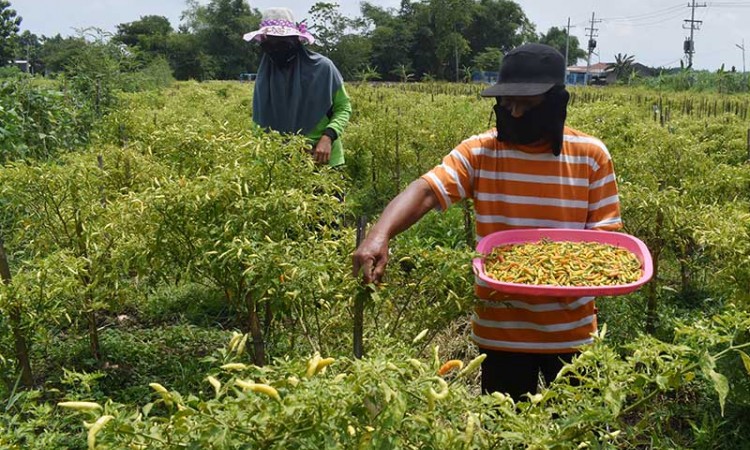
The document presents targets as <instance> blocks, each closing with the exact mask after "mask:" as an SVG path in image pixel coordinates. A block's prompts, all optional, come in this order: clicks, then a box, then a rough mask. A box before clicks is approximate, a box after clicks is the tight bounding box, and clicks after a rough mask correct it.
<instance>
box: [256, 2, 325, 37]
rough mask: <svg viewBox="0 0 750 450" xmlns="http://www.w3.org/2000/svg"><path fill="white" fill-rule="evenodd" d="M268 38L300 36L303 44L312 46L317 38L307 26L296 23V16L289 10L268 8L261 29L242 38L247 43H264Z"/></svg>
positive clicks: (264, 13)
mask: <svg viewBox="0 0 750 450" xmlns="http://www.w3.org/2000/svg"><path fill="white" fill-rule="evenodd" d="M266 36H298V37H299V40H300V41H301V42H303V43H307V44H312V43H314V42H315V38H314V37H313V35H312V34H310V32H309V31H308V30H307V25H305V24H304V23H297V22H295V21H294V15H293V14H292V10H291V9H289V8H268V9H266V10H265V11H263V19H262V20H261V22H260V28H259V29H258V30H256V31H253V32H250V33H246V34H245V35H244V36H242V38H243V39H244V40H246V41H248V42H249V41H262V40H263V39H264V38H265V37H266Z"/></svg>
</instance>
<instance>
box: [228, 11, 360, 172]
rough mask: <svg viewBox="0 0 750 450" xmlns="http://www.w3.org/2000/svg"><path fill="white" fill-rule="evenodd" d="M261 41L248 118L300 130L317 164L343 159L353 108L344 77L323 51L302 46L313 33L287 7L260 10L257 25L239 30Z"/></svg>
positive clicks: (265, 126)
mask: <svg viewBox="0 0 750 450" xmlns="http://www.w3.org/2000/svg"><path fill="white" fill-rule="evenodd" d="M243 38H244V39H245V40H246V41H250V42H257V43H259V44H260V48H261V51H262V57H261V59H260V67H259V68H258V76H257V78H256V80H255V90H254V92H253V121H254V122H255V123H256V124H258V126H260V127H261V128H263V129H271V130H274V131H278V132H280V133H290V134H296V133H299V134H301V135H303V136H305V137H307V139H308V140H309V142H310V146H311V149H310V153H311V154H312V156H313V158H315V161H316V162H317V163H319V164H328V165H329V166H331V167H336V166H340V165H342V164H344V149H343V146H342V145H341V135H342V134H343V132H344V128H345V127H346V125H347V124H348V123H349V116H350V115H351V112H352V107H351V103H350V102H349V96H348V95H347V93H346V90H345V89H344V80H343V78H342V77H341V73H339V71H338V69H337V68H336V66H334V64H333V62H331V60H330V59H328V58H326V57H325V56H323V55H319V54H317V53H314V52H312V51H310V50H308V49H306V48H305V47H304V46H303V45H302V44H305V43H306V44H312V43H313V42H315V38H314V37H313V36H312V35H311V34H310V33H309V32H308V31H307V27H306V26H305V24H304V23H299V24H298V23H296V22H295V21H294V16H293V15H292V11H291V10H289V9H288V8H269V9H267V10H265V11H264V12H263V19H262V21H261V22H260V29H258V30H257V31H253V32H251V33H247V34H245V35H244V36H243Z"/></svg>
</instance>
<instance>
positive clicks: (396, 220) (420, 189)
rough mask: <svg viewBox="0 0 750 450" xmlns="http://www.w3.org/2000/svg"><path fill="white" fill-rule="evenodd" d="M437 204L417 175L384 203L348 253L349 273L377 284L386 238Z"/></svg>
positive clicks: (385, 256) (384, 258) (385, 258)
mask: <svg viewBox="0 0 750 450" xmlns="http://www.w3.org/2000/svg"><path fill="white" fill-rule="evenodd" d="M438 205H439V202H438V198H437V197H436V196H435V194H434V193H433V192H432V188H430V185H429V184H428V183H427V181H425V180H423V179H421V178H418V179H417V180H415V181H413V182H412V183H411V184H410V185H409V186H407V188H406V189H405V190H404V192H402V193H400V194H398V195H397V196H396V198H394V199H393V200H391V202H390V203H388V206H386V207H385V210H384V211H383V214H382V215H381V216H380V219H379V220H378V221H377V223H375V225H373V227H372V229H371V230H370V232H369V233H368V234H367V237H366V238H365V240H364V241H362V243H361V244H360V245H359V248H358V249H357V251H355V252H354V254H353V255H352V263H353V268H354V271H353V274H354V277H355V278H357V277H359V276H360V272H361V273H362V279H363V280H364V282H365V283H378V282H380V280H381V279H382V278H383V274H384V273H385V266H386V265H387V264H388V241H389V240H390V239H391V238H392V237H394V236H396V235H397V234H399V233H401V232H402V231H404V230H406V229H407V228H409V227H410V226H412V225H414V224H415V223H416V222H417V221H418V220H419V219H421V218H422V216H424V215H425V214H427V212H429V211H430V210H432V209H434V208H435V207H436V206H438Z"/></svg>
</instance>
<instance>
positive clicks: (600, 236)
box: [473, 228, 654, 297]
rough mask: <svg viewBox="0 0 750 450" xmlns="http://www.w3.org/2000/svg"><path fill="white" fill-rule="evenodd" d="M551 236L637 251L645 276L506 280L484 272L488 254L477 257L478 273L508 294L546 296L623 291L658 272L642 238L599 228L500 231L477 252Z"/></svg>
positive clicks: (488, 284)
mask: <svg viewBox="0 0 750 450" xmlns="http://www.w3.org/2000/svg"><path fill="white" fill-rule="evenodd" d="M542 239H549V240H551V241H556V242H562V241H564V242H598V243H601V244H610V245H614V246H617V247H622V248H624V249H626V250H628V251H630V252H631V253H633V254H635V256H637V257H638V259H639V260H640V261H641V271H642V274H641V277H640V279H638V281H635V282H633V283H628V284H619V285H615V286H553V285H532V284H521V283H504V282H501V281H498V280H496V279H494V278H492V277H490V276H489V275H487V274H485V273H484V258H474V260H473V266H474V273H475V274H476V276H477V277H479V279H480V280H482V281H483V282H484V284H486V285H487V286H488V287H490V288H491V289H494V290H496V291H500V292H503V293H506V294H520V295H538V296H545V297H583V296H601V295H607V296H612V295H623V294H627V293H630V292H633V291H635V290H638V289H639V288H640V287H641V286H643V285H644V284H645V283H646V282H648V280H650V279H651V277H652V276H653V274H654V265H653V262H652V260H651V253H650V252H649V251H648V247H646V244H644V243H643V242H642V241H641V240H640V239H638V238H636V237H634V236H631V235H629V234H625V233H616V232H612V231H596V230H572V229H563V228H534V229H526V230H507V231H498V232H496V233H492V234H489V235H487V236H485V237H484V238H482V240H480V241H479V243H478V244H477V252H479V253H481V254H483V255H488V254H490V252H492V249H493V248H495V247H498V246H502V245H509V244H510V245H512V244H525V243H529V242H539V241H540V240H542Z"/></svg>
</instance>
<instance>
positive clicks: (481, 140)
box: [461, 128, 497, 148]
mask: <svg viewBox="0 0 750 450" xmlns="http://www.w3.org/2000/svg"><path fill="white" fill-rule="evenodd" d="M496 143H497V130H496V129H495V128H492V129H490V130H487V131H485V132H484V133H480V134H475V135H473V136H469V137H468V138H466V139H464V140H463V141H462V142H461V146H464V147H468V148H495V145H496Z"/></svg>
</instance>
